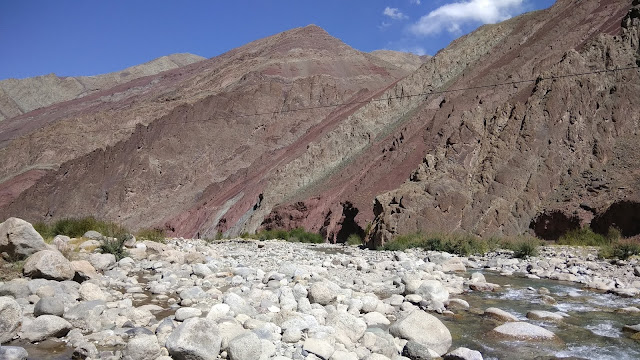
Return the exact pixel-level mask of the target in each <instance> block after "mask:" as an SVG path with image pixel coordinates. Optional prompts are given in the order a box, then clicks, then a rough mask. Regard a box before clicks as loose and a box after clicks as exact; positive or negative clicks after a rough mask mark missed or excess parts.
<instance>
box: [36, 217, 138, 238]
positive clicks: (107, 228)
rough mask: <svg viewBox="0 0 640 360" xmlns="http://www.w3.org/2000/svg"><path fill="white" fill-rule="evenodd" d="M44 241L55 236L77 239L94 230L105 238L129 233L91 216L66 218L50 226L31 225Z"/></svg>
mask: <svg viewBox="0 0 640 360" xmlns="http://www.w3.org/2000/svg"><path fill="white" fill-rule="evenodd" d="M33 227H34V228H35V229H36V231H37V232H38V233H40V235H41V236H42V237H43V238H45V239H52V238H54V237H55V236H56V235H66V236H68V237H72V238H78V237H81V236H82V235H84V234H85V233H86V232H87V231H89V230H94V231H97V232H99V233H100V234H102V235H104V236H107V237H116V238H120V237H122V236H125V235H127V234H129V231H128V230H127V229H126V228H125V227H123V226H121V225H118V224H116V223H114V222H110V221H102V220H97V219H96V218H94V217H93V216H89V217H84V218H67V219H62V220H58V221H56V222H54V223H52V224H45V223H43V222H39V223H36V224H34V225H33Z"/></svg>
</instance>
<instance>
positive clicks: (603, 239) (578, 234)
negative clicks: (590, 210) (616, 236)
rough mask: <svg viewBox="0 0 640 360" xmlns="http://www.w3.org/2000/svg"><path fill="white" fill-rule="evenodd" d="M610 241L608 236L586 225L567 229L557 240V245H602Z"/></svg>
mask: <svg viewBox="0 0 640 360" xmlns="http://www.w3.org/2000/svg"><path fill="white" fill-rule="evenodd" d="M610 243H611V239H610V238H609V237H608V236H604V235H601V234H597V233H594V232H593V230H591V229H590V228H588V227H584V228H581V229H575V230H571V231H568V232H567V233H565V234H564V235H562V236H560V238H559V239H558V241H557V244H559V245H571V246H602V245H609V244H610Z"/></svg>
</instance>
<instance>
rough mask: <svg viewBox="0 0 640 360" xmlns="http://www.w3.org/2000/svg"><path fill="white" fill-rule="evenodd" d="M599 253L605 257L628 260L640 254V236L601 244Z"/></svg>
mask: <svg viewBox="0 0 640 360" xmlns="http://www.w3.org/2000/svg"><path fill="white" fill-rule="evenodd" d="M598 255H599V256H600V257H602V258H605V259H622V260H627V259H628V258H630V257H632V256H634V255H640V241H638V238H631V239H619V240H615V241H612V242H611V244H608V245H604V246H601V247H600V252H599V253H598Z"/></svg>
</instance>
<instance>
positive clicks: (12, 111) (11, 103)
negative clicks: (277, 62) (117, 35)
mask: <svg viewBox="0 0 640 360" xmlns="http://www.w3.org/2000/svg"><path fill="white" fill-rule="evenodd" d="M201 60H204V58H203V57H201V56H198V55H193V54H189V53H182V54H171V55H166V56H161V57H159V58H156V59H153V60H151V61H148V62H146V63H143V64H140V65H134V66H130V67H127V68H126V69H123V70H120V71H115V72H111V73H105V74H100V75H90V76H57V75H55V74H53V73H51V74H48V75H41V76H36V77H30V78H24V79H13V78H11V79H5V80H1V81H0V121H3V120H5V119H7V118H11V117H15V116H19V115H22V114H24V113H27V112H30V111H33V110H36V109H39V108H42V107H46V106H49V105H53V104H56V103H59V102H64V101H69V100H73V99H76V98H79V97H82V96H86V95H88V94H90V93H92V92H96V91H99V90H104V89H108V88H111V87H114V86H116V85H118V84H121V83H126V82H129V81H131V80H133V79H136V78H140V77H144V76H149V75H154V74H157V73H160V72H164V71H167V70H171V69H175V68H178V67H182V66H185V65H189V64H192V63H195V62H198V61H201Z"/></svg>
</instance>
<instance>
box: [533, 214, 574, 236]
mask: <svg viewBox="0 0 640 360" xmlns="http://www.w3.org/2000/svg"><path fill="white" fill-rule="evenodd" d="M529 228H530V229H532V230H533V232H534V233H535V235H536V236H537V237H539V238H541V239H544V240H558V239H559V238H560V236H562V235H564V234H565V233H566V232H568V231H571V230H575V229H579V228H580V219H578V217H577V216H567V215H566V214H565V213H563V212H562V211H559V210H552V211H545V212H542V213H541V214H539V215H538V216H537V217H536V218H535V219H533V220H532V221H531V223H530V224H529Z"/></svg>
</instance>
